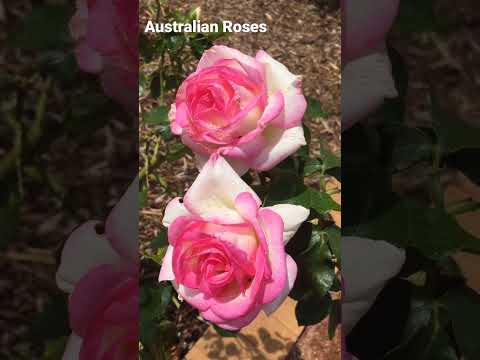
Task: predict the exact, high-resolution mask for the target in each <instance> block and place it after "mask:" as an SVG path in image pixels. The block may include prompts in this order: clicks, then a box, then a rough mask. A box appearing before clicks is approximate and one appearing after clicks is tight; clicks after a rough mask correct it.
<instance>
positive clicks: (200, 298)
mask: <svg viewBox="0 0 480 360" xmlns="http://www.w3.org/2000/svg"><path fill="white" fill-rule="evenodd" d="M172 284H173V287H174V288H175V290H177V292H178V294H179V295H180V296H181V297H182V298H183V299H184V300H185V301H186V302H188V303H189V304H190V305H192V306H193V307H195V308H197V309H198V310H200V311H206V310H208V309H209V307H210V305H209V303H208V299H207V298H206V297H205V295H204V294H203V293H202V292H200V291H199V290H195V289H189V288H187V287H186V286H183V285H181V284H177V283H176V282H175V281H172Z"/></svg>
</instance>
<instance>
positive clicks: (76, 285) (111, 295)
mask: <svg viewBox="0 0 480 360" xmlns="http://www.w3.org/2000/svg"><path fill="white" fill-rule="evenodd" d="M137 208H138V180H136V181H134V182H133V183H132V185H131V186H130V187H129V189H128V190H127V192H126V194H125V195H124V196H123V197H122V199H121V200H120V202H119V203H118V204H117V205H116V206H115V208H114V209H113V210H112V212H111V213H110V215H109V217H108V219H107V221H106V224H105V233H102V231H101V230H100V229H101V227H102V224H101V223H100V222H96V221H89V222H87V223H85V224H83V225H81V226H80V227H79V228H77V229H76V230H75V231H73V233H72V234H71V235H70V237H69V238H68V240H67V242H66V244H65V247H64V249H63V252H62V258H61V264H60V267H59V269H58V271H57V275H56V279H57V284H58V286H59V287H60V288H61V289H62V290H64V291H66V292H68V293H70V294H71V295H70V300H69V312H70V327H71V328H72V330H73V332H72V334H71V335H70V338H69V341H68V343H67V347H66V349H65V353H64V356H63V359H65V360H77V359H79V360H97V359H98V360H100V359H107V358H108V359H110V358H111V359H126V360H134V359H137V358H138V336H139V333H138V322H139V285H138V265H139V264H138V257H137V221H136V218H137V216H138V215H137Z"/></svg>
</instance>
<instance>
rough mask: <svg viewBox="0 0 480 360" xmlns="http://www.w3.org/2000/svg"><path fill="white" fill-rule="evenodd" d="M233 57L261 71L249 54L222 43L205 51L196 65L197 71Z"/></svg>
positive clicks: (260, 67)
mask: <svg viewBox="0 0 480 360" xmlns="http://www.w3.org/2000/svg"><path fill="white" fill-rule="evenodd" d="M228 59H235V60H238V61H239V62H240V63H242V64H244V65H245V66H248V67H250V68H253V69H255V70H256V71H258V72H259V73H263V70H262V66H261V65H260V64H259V63H258V62H257V61H256V60H255V59H254V58H253V57H251V56H248V55H245V54H243V53H242V52H240V51H238V50H236V49H232V48H229V47H227V46H223V45H216V46H213V47H211V48H210V49H208V50H207V51H205V52H204V53H203V55H202V58H201V59H200V62H199V63H198V66H197V71H199V70H202V69H205V68H207V67H210V66H213V65H215V64H216V63H217V62H218V61H221V60H228Z"/></svg>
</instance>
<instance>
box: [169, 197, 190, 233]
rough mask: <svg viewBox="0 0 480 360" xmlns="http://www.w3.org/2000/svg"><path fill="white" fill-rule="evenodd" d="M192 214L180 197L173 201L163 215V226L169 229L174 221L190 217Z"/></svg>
mask: <svg viewBox="0 0 480 360" xmlns="http://www.w3.org/2000/svg"><path fill="white" fill-rule="evenodd" d="M190 215H191V214H190V212H189V211H188V210H187V208H186V207H185V205H183V200H182V198H180V197H177V198H175V199H173V200H171V201H170V202H169V203H168V205H167V207H166V209H165V214H164V215H163V220H162V223H163V226H165V227H169V226H170V224H172V223H173V221H174V220H175V219H176V218H177V217H179V216H190Z"/></svg>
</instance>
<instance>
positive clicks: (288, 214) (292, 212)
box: [266, 204, 310, 245]
mask: <svg viewBox="0 0 480 360" xmlns="http://www.w3.org/2000/svg"><path fill="white" fill-rule="evenodd" d="M266 209H270V210H272V211H274V212H275V213H277V214H278V215H280V217H281V218H282V220H283V224H284V231H283V241H284V244H285V245H286V244H287V243H288V242H289V241H290V239H291V238H292V237H293V235H295V233H296V232H297V230H298V229H299V228H300V226H301V225H302V224H303V223H304V222H305V220H307V218H308V216H309V215H310V210H308V209H306V208H304V207H303V206H298V205H290V204H280V205H274V206H271V207H268V208H266Z"/></svg>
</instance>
